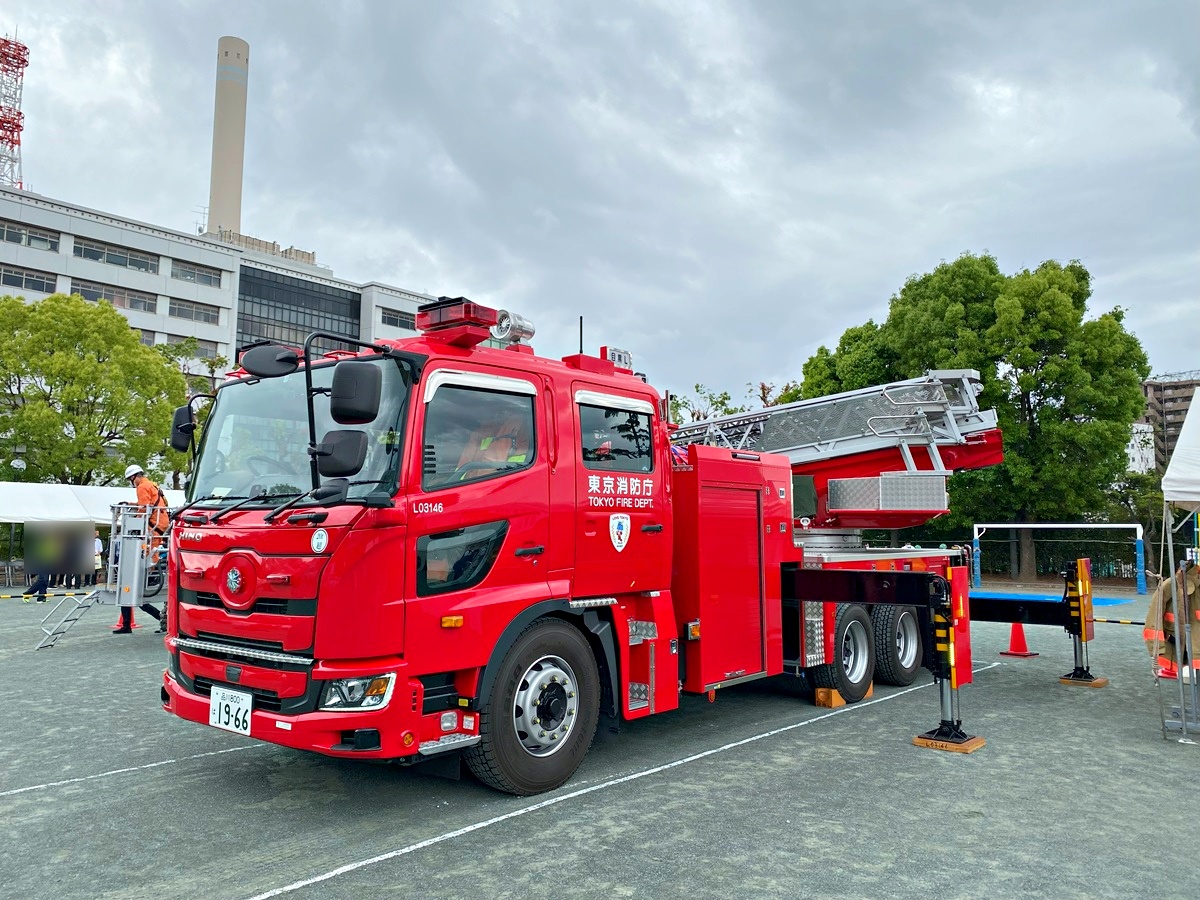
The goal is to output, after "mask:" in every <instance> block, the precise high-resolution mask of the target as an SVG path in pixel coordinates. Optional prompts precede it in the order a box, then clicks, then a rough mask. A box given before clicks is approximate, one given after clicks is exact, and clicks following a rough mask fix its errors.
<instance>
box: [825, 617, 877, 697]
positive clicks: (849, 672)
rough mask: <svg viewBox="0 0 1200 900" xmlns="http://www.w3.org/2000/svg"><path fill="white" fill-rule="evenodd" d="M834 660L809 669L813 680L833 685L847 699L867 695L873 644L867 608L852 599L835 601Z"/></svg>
mask: <svg viewBox="0 0 1200 900" xmlns="http://www.w3.org/2000/svg"><path fill="white" fill-rule="evenodd" d="M833 653H834V661H833V662H832V663H826V664H825V665H822V666H816V667H814V668H813V669H812V673H813V683H814V684H815V685H816V686H817V687H819V688H834V689H835V690H836V691H837V692H838V693H839V694H841V695H842V699H843V700H845V701H846V702H847V703H857V702H858V701H859V700H861V699H862V698H863V697H865V696H866V695H867V690H868V689H869V688H870V687H871V679H872V678H873V677H874V675H875V644H874V641H873V639H872V628H871V620H870V619H869V618H868V617H867V611H866V610H865V609H863V608H862V607H861V606H856V605H854V604H852V603H839V604H838V608H837V614H836V616H835V618H834V625H833Z"/></svg>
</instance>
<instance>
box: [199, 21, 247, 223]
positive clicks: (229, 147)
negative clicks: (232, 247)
mask: <svg viewBox="0 0 1200 900" xmlns="http://www.w3.org/2000/svg"><path fill="white" fill-rule="evenodd" d="M249 74H250V45H249V44H247V43H246V42H245V41H243V40H242V39H241V38H235V37H223V38H221V39H220V40H219V41H218V42H217V97H216V102H215V104H214V109H213V143H212V172H211V174H210V176H209V182H208V184H209V188H208V232H209V233H210V234H217V233H219V232H221V231H234V232H239V233H240V232H241V230H242V162H243V160H244V158H245V150H246V82H247V79H248V77H249Z"/></svg>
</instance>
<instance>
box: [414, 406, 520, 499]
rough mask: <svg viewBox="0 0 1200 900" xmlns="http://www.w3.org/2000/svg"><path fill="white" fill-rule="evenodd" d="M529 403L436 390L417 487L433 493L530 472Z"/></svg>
mask: <svg viewBox="0 0 1200 900" xmlns="http://www.w3.org/2000/svg"><path fill="white" fill-rule="evenodd" d="M533 400H534V398H533V397H532V396H531V395H528V394H510V393H505V392H501V391H494V390H486V389H482V388H476V387H466V386H459V385H442V386H440V387H439V388H438V389H437V392H436V393H435V394H434V395H433V397H432V398H431V399H430V400H429V402H428V404H427V406H426V410H425V438H424V444H423V452H424V457H423V462H422V475H421V486H422V487H423V488H424V489H425V490H427V491H428V490H436V489H438V488H445V487H450V486H453V485H459V484H463V483H465V482H471V481H478V480H479V479H482V478H491V477H493V476H495V475H498V474H506V473H509V472H516V471H519V470H521V469H527V468H529V467H530V466H532V465H533V462H534V459H535V457H536V455H537V446H536V442H535V431H534V419H533Z"/></svg>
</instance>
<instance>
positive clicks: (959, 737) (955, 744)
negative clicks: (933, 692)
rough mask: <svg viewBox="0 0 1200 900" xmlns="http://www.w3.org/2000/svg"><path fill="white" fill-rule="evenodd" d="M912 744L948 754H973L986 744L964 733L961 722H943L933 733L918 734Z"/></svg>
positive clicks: (981, 739) (982, 740)
mask: <svg viewBox="0 0 1200 900" xmlns="http://www.w3.org/2000/svg"><path fill="white" fill-rule="evenodd" d="M912 742H913V743H914V744H916V745H917V746H918V747H925V748H926V749H928V750H946V751H948V752H950V753H974V752H975V751H976V750H978V749H979V748H980V747H982V746H984V745H985V744H986V743H987V741H985V740H984V739H983V738H981V737H973V736H971V735H969V734H967V733H966V732H964V731H963V730H962V723H961V722H945V721H943V722H942V724H941V725H939V726H938V727H937V728H935V729H933V731H926V732H925V733H924V734H918V735H917V736H916V737H915V738H913V739H912Z"/></svg>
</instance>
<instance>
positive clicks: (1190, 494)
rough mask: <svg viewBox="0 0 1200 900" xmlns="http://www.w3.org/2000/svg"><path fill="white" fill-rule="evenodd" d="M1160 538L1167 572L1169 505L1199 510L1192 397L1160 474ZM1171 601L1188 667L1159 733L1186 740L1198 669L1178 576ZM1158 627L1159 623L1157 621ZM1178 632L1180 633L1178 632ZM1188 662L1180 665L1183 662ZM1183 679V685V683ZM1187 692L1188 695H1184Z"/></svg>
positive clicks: (1198, 430) (1198, 445) (1193, 727)
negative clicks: (1171, 711)
mask: <svg viewBox="0 0 1200 900" xmlns="http://www.w3.org/2000/svg"><path fill="white" fill-rule="evenodd" d="M1162 489H1163V539H1164V540H1165V541H1166V543H1167V571H1168V572H1172V573H1174V572H1175V542H1174V541H1173V540H1172V539H1171V536H1172V534H1173V532H1174V530H1175V522H1174V517H1173V515H1172V510H1171V508H1172V507H1173V506H1174V507H1178V508H1180V509H1184V510H1187V515H1188V516H1191V515H1192V514H1195V513H1196V512H1197V511H1198V510H1200V398H1193V400H1192V403H1191V406H1189V407H1188V412H1187V416H1186V417H1184V420H1183V427H1182V428H1181V429H1179V438H1178V440H1176V442H1175V449H1174V450H1173V451H1172V453H1171V459H1170V460H1169V461H1168V462H1167V471H1166V472H1165V473H1164V474H1163V480H1162ZM1170 585H1171V602H1172V604H1173V609H1174V611H1175V621H1176V628H1177V629H1179V623H1182V629H1180V630H1177V631H1176V635H1175V637H1176V642H1177V644H1178V646H1177V648H1176V653H1177V654H1178V658H1179V660H1180V666H1181V667H1182V669H1181V671H1183V672H1187V671H1188V669H1189V667H1190V669H1191V677H1190V678H1187V679H1185V678H1183V677H1180V678H1179V679H1178V680H1179V706H1178V707H1176V714H1175V717H1174V718H1173V719H1172V720H1170V721H1168V720H1167V718H1166V710H1165V708H1162V707H1160V709H1161V712H1162V722H1163V734H1164V735H1165V734H1167V732H1168V731H1175V730H1178V731H1179V732H1180V733H1182V735H1183V737H1184V739H1185V740H1186V739H1188V733H1189V730H1190V731H1191V733H1192V734H1196V733H1198V732H1200V691H1198V690H1197V684H1198V683H1200V678H1197V677H1196V676H1197V674H1200V670H1198V667H1197V665H1196V662H1197V661H1196V656H1195V650H1196V646H1195V644H1194V643H1193V642H1192V616H1191V611H1190V610H1189V609H1188V598H1187V595H1186V594H1185V593H1184V592H1182V591H1180V578H1177V577H1172V578H1171V580H1170ZM1149 621H1150V620H1149V619H1147V622H1149ZM1158 627H1159V628H1160V629H1161V628H1162V624H1161V622H1160V623H1159V624H1158ZM1180 632H1182V633H1180ZM1185 661H1186V662H1187V663H1188V664H1189V665H1184V662H1185ZM1185 681H1186V682H1187V684H1186V685H1185ZM1189 693H1190V695H1191V696H1190V697H1189V696H1188V695H1189Z"/></svg>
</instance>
